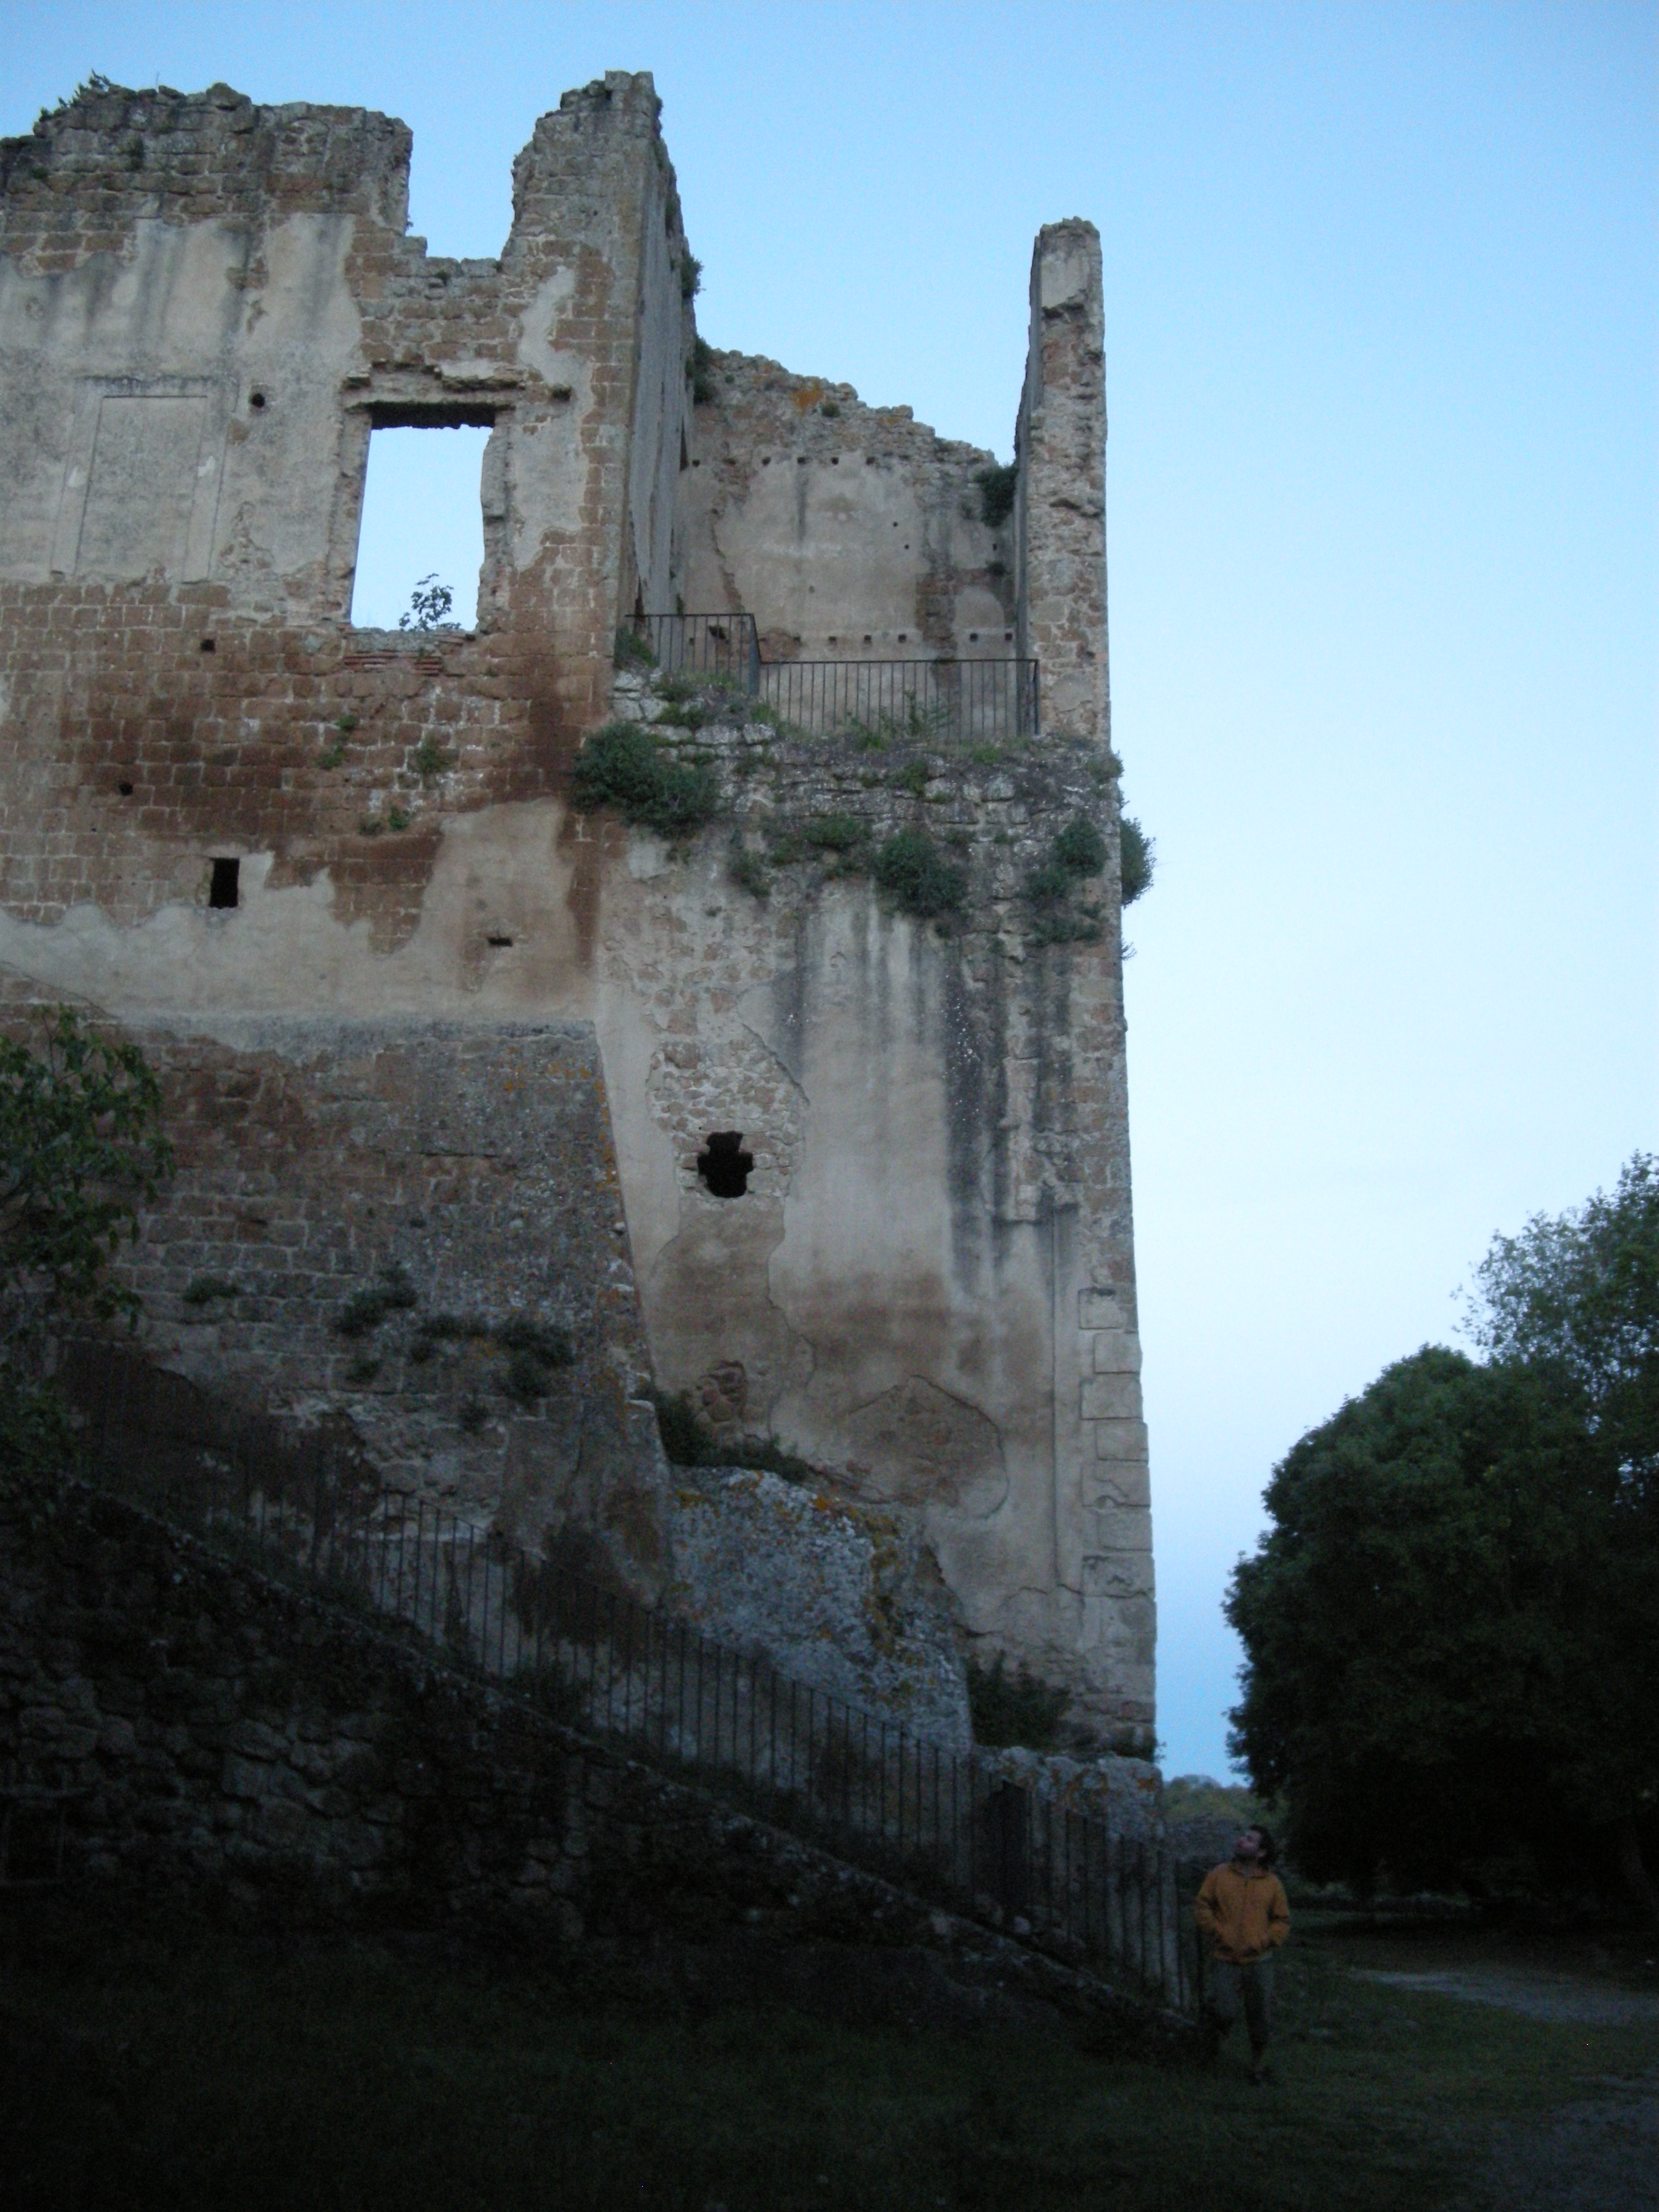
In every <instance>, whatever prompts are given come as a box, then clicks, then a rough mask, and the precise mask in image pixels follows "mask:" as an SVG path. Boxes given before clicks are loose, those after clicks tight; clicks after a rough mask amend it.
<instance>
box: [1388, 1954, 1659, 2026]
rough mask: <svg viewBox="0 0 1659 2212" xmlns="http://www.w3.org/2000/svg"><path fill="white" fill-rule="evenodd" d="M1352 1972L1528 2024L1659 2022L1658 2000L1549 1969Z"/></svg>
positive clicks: (1487, 1968) (1631, 2023)
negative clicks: (1518, 2016) (1496, 2009)
mask: <svg viewBox="0 0 1659 2212" xmlns="http://www.w3.org/2000/svg"><path fill="white" fill-rule="evenodd" d="M1355 1972H1356V1973H1357V1974H1358V1978H1359V1979H1360V1980H1361V1981H1364V1982H1383V1983H1386V1984H1388V1985H1389V1988H1391V1989H1396V1990H1429V1991H1431V1992H1432V1994H1433V1995H1435V1996H1446V1997H1467V1998H1468V1999H1469V2001H1470V2002H1472V2003H1474V2004H1489V2005H1500V2006H1502V2007H1503V2008H1504V2010H1505V2011H1506V2012H1519V2013H1524V2014H1525V2015H1527V2017H1528V2019H1529V2020H1553V2021H1582V2022H1583V2024H1584V2025H1585V2026H1586V2027H1636V2026H1638V2024H1641V2025H1646V2024H1648V2023H1650V2022H1654V2021H1659V1996H1649V1995H1648V1994H1647V1993H1646V1992H1644V1991H1642V1990H1621V1989H1619V1988H1617V1987H1615V1986H1613V1984H1609V1983H1607V1982H1602V1981H1590V1980H1589V1979H1587V1978H1584V1977H1583V1976H1582V1975H1578V1974H1569V1973H1563V1972H1559V1971H1555V1970H1553V1969H1551V1968H1549V1967H1547V1966H1445V1967H1434V1968H1431V1969H1429V1970H1427V1971H1420V1970H1419V1971H1413V1972H1398V1971H1385V1970H1383V1968H1380V1967H1376V1966H1360V1967H1357V1968H1356V1969H1355Z"/></svg>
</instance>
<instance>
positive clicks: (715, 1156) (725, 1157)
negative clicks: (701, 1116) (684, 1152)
mask: <svg viewBox="0 0 1659 2212" xmlns="http://www.w3.org/2000/svg"><path fill="white" fill-rule="evenodd" d="M754 1165H755V1155H754V1154H753V1153H752V1152H744V1149H743V1131H742V1130H741V1129H716V1130H714V1132H713V1133H712V1134H711V1135H710V1137H709V1139H708V1144H707V1145H706V1146H704V1147H703V1149H702V1152H699V1153H698V1154H697V1173H698V1174H699V1175H700V1176H702V1179H703V1182H704V1183H705V1184H706V1185H707V1187H708V1190H709V1192H710V1194H712V1195H713V1196H714V1197H715V1198H742V1197H743V1196H744V1194H745V1193H746V1192H747V1190H748V1188H749V1177H750V1173H751V1172H752V1170H753V1169H754Z"/></svg>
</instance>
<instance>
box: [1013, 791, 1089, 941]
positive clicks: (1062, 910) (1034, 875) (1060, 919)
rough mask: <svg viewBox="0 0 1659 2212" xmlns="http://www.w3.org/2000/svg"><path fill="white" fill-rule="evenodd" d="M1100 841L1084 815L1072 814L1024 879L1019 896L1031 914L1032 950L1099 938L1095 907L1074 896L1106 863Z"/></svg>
mask: <svg viewBox="0 0 1659 2212" xmlns="http://www.w3.org/2000/svg"><path fill="white" fill-rule="evenodd" d="M1108 857H1109V855H1108V852H1107V846H1106V840H1105V839H1104V837H1103V836H1101V834H1100V831H1099V830H1098V829H1097V828H1096V826H1095V824H1094V823H1092V822H1091V821H1090V820H1089V819H1088V817H1086V816H1085V815H1082V814H1077V815H1073V817H1072V819H1071V820H1070V821H1069V822H1068V823H1066V826H1065V828H1064V829H1061V830H1060V832H1059V833H1058V835H1057V836H1055V837H1054V841H1053V842H1052V844H1051V845H1050V846H1049V848H1048V859H1047V860H1040V861H1039V862H1038V863H1037V865H1036V866H1035V867H1034V868H1032V869H1031V870H1030V872H1029V874H1028V875H1027V876H1026V878H1025V897H1026V901H1027V902H1028V903H1029V904H1030V907H1031V908H1032V909H1033V914H1032V922H1031V935H1032V938H1033V939H1034V940H1035V941H1036V943H1037V944H1038V945H1066V944H1072V943H1074V942H1078V941H1079V940H1083V941H1087V940H1091V939H1097V938H1098V937H1099V935H1100V932H1101V922H1100V908H1098V906H1090V905H1088V904H1086V903H1085V902H1080V900H1079V896H1078V893H1079V890H1080V888H1081V886H1082V884H1084V883H1085V882H1086V881H1087V880H1088V879H1089V878H1090V877H1091V876H1097V875H1099V873H1100V872H1101V871H1102V870H1103V868H1104V866H1106V862H1107V859H1108Z"/></svg>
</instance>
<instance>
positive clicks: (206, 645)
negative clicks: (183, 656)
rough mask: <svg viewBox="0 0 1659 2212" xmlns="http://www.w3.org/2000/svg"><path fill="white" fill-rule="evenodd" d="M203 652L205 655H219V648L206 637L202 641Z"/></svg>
mask: <svg viewBox="0 0 1659 2212" xmlns="http://www.w3.org/2000/svg"><path fill="white" fill-rule="evenodd" d="M202 650H203V652H204V653H217V651H218V650H219V647H218V646H217V644H216V641H214V640H213V639H212V638H210V637H204V639H203V640H202Z"/></svg>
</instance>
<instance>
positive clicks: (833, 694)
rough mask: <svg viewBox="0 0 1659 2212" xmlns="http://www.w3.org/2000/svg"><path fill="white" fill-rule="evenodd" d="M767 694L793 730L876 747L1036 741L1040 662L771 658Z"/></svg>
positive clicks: (763, 683) (765, 671)
mask: <svg viewBox="0 0 1659 2212" xmlns="http://www.w3.org/2000/svg"><path fill="white" fill-rule="evenodd" d="M759 688H760V696H761V697H762V698H763V700H765V702H767V704H768V705H769V707H773V708H775V709H776V710H777V714H778V717H779V720H781V721H782V722H783V723H784V724H785V726H787V727H788V728H790V729H796V730H805V731H806V732H808V733H809V734H810V735H811V736H813V737H844V738H850V739H851V740H852V742H853V743H854V744H855V745H856V744H859V743H860V742H866V743H868V744H871V745H872V747H874V746H877V745H883V744H889V743H890V742H892V741H893V740H895V739H911V740H919V741H921V742H922V743H924V744H934V745H938V746H939V747H940V748H941V749H951V748H955V747H957V746H961V745H966V744H975V743H981V744H992V743H999V742H1000V743H1006V742H1007V741H1008V740H1009V739H1011V738H1034V737H1036V734H1037V730H1038V720H1037V716H1038V696H1037V664H1036V661H1035V660H768V661H763V662H762V663H761V665H760V686H759Z"/></svg>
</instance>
